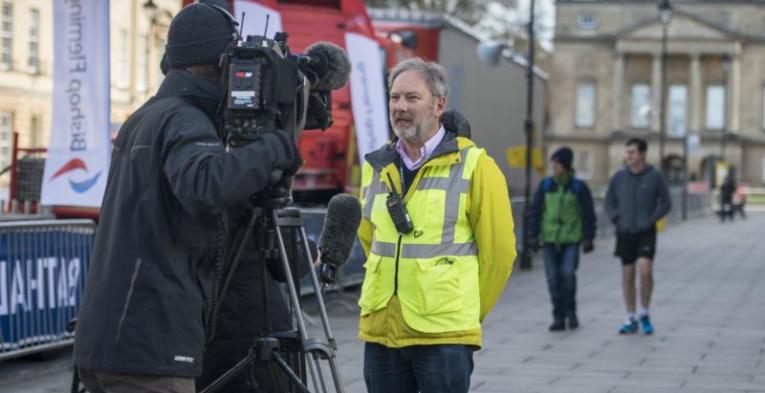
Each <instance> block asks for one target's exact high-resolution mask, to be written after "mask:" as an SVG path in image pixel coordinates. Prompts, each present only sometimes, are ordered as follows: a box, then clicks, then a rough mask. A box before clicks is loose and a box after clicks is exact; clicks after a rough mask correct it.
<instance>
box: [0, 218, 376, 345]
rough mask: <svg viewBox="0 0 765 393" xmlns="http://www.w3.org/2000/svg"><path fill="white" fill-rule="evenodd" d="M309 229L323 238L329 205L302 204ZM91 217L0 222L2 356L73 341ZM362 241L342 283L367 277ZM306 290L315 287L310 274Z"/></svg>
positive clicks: (92, 230)
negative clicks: (71, 328) (306, 206)
mask: <svg viewBox="0 0 765 393" xmlns="http://www.w3.org/2000/svg"><path fill="white" fill-rule="evenodd" d="M301 212H302V216H303V219H304V220H303V222H304V226H305V229H306V235H307V236H308V238H309V239H311V240H313V241H314V242H318V238H319V235H320V234H321V229H322V226H323V224H324V216H325V214H326V209H301ZM95 228H96V227H95V224H94V223H93V222H92V221H90V220H25V221H7V222H0V360H2V359H5V358H10V357H16V356H21V355H25V354H29V353H34V352H40V351H45V350H49V349H53V348H56V347H61V346H65V345H70V344H71V343H72V340H73V338H74V337H73V334H72V333H70V332H67V329H66V328H67V324H68V323H69V321H70V320H72V319H73V318H75V317H76V316H77V312H78V310H79V304H80V294H81V293H82V290H83V288H84V284H85V276H86V273H87V268H88V265H89V261H90V252H91V248H92V245H93V239H94V237H95ZM363 263H364V253H363V251H362V249H361V246H360V245H359V243H358V241H356V244H355V245H354V248H353V250H352V252H351V257H350V259H349V261H348V263H347V264H346V265H344V266H343V268H342V269H341V270H340V271H339V272H338V277H337V278H338V284H337V285H338V287H341V288H342V287H349V286H354V285H358V284H360V283H361V282H362V280H363V278H364V269H363V267H362V265H363ZM301 284H302V285H301V287H302V290H301V293H303V294H310V293H312V292H313V288H312V287H311V286H310V283H309V281H308V279H307V278H305V279H304V280H303V282H302V283H301Z"/></svg>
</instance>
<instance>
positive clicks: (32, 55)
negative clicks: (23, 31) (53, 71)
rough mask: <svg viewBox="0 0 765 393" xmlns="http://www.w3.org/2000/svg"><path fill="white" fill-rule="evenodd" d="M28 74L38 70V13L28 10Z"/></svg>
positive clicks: (34, 10) (35, 10)
mask: <svg viewBox="0 0 765 393" xmlns="http://www.w3.org/2000/svg"><path fill="white" fill-rule="evenodd" d="M27 67H29V72H31V73H34V74H36V73H37V72H38V71H39V69H40V11H38V10H37V9H34V8H32V9H31V10H29V58H28V60H27Z"/></svg>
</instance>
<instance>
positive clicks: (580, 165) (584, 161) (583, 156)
mask: <svg viewBox="0 0 765 393" xmlns="http://www.w3.org/2000/svg"><path fill="white" fill-rule="evenodd" d="M574 157H576V159H575V161H574V170H576V177H578V178H580V179H582V180H590V179H592V167H593V165H592V155H590V152H589V151H577V152H576V154H575V155H574Z"/></svg>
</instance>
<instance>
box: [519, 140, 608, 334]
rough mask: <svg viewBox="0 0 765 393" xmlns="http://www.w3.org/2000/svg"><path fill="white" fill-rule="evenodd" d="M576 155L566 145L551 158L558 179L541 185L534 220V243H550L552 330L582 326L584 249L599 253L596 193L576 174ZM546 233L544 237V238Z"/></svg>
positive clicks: (547, 258)
mask: <svg viewBox="0 0 765 393" xmlns="http://www.w3.org/2000/svg"><path fill="white" fill-rule="evenodd" d="M573 160H574V152H573V151H572V150H571V149H570V148H568V147H566V146H564V147H561V148H560V149H558V150H556V151H555V153H553V155H552V157H551V158H550V166H551V168H552V172H553V175H552V176H551V177H547V178H545V179H544V180H542V182H541V183H540V184H539V190H538V191H537V193H536V195H535V196H534V202H533V204H532V206H531V211H530V214H531V217H530V219H529V237H528V239H529V243H530V244H529V245H530V246H531V247H532V249H538V248H539V245H540V241H541V244H543V245H544V258H545V274H546V275H547V287H548V290H549V291H550V298H551V300H552V304H553V323H552V325H550V331H560V330H565V329H566V323H565V322H566V320H568V327H569V329H576V328H578V327H579V318H578V317H577V315H576V269H577V267H578V266H579V245H580V244H581V245H582V249H583V251H584V252H585V253H588V252H590V251H592V250H593V245H592V240H593V238H594V237H595V210H594V209H593V204H592V194H591V193H590V189H589V188H588V187H587V184H585V183H584V182H583V181H581V180H579V179H578V178H576V176H574V170H573V169H572V168H571V163H572V161H573ZM540 232H541V238H540Z"/></svg>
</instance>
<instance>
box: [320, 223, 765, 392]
mask: <svg viewBox="0 0 765 393" xmlns="http://www.w3.org/2000/svg"><path fill="white" fill-rule="evenodd" d="M763 228H765V214H756V215H755V214H750V217H749V219H748V220H745V221H736V222H735V223H733V224H725V225H721V224H719V223H718V222H717V221H716V220H714V219H712V218H708V219H697V220H693V221H690V222H688V223H685V224H680V225H677V226H674V227H670V228H669V229H667V231H666V232H663V233H661V234H660V235H659V240H658V253H657V256H656V263H655V272H654V273H655V282H656V285H655V290H654V300H653V306H652V310H651V311H652V317H653V320H654V324H655V327H656V333H655V335H653V336H643V335H636V336H620V335H619V334H617V330H618V328H619V326H620V325H621V323H622V322H623V321H624V319H625V311H624V306H623V304H622V300H621V299H622V298H621V268H620V263H619V262H618V261H617V260H616V259H615V258H614V257H612V251H613V240H607V241H606V240H604V241H600V242H598V243H597V244H596V250H595V252H593V253H592V254H589V255H587V256H584V257H583V258H582V260H581V263H580V269H579V294H578V300H579V318H580V322H581V325H582V326H581V327H580V328H579V329H578V330H576V331H566V332H564V333H550V332H548V331H547V327H548V325H549V324H550V322H551V315H550V309H551V308H550V303H549V298H548V294H547V289H546V284H545V281H544V269H543V267H542V264H541V261H537V262H535V265H534V268H533V269H532V270H531V271H520V270H516V271H515V273H513V276H512V277H511V279H510V283H509V287H508V289H507V291H506V292H505V294H504V295H503V297H502V300H501V301H500V303H499V304H498V305H497V308H496V309H495V310H494V311H493V313H492V314H491V315H490V316H489V318H488V321H487V323H486V324H485V325H484V349H483V350H481V351H479V352H477V353H476V356H475V360H476V365H475V371H474V373H473V386H472V389H471V392H476V393H483V392H486V393H488V392H510V393H532V392H539V393H557V392H560V393H579V392H582V393H601V392H602V393H606V392H608V393H637V392H646V393H648V392H650V393H669V392H694V393H711V392H717V393H722V392H726V393H728V392H731V393H744V392H752V393H754V392H765V238H764V237H763ZM333 316H334V315H333ZM332 322H333V325H334V326H335V327H336V331H337V335H338V337H339V338H341V344H340V345H341V347H340V357H341V361H342V369H343V374H344V377H345V380H346V382H347V383H348V386H349V391H350V392H353V393H357V392H364V391H365V388H364V384H363V380H362V378H361V370H362V358H363V357H362V351H363V348H362V344H360V343H359V342H358V341H356V340H355V339H354V335H355V320H354V318H342V317H340V316H338V317H336V318H333V320H332Z"/></svg>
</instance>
